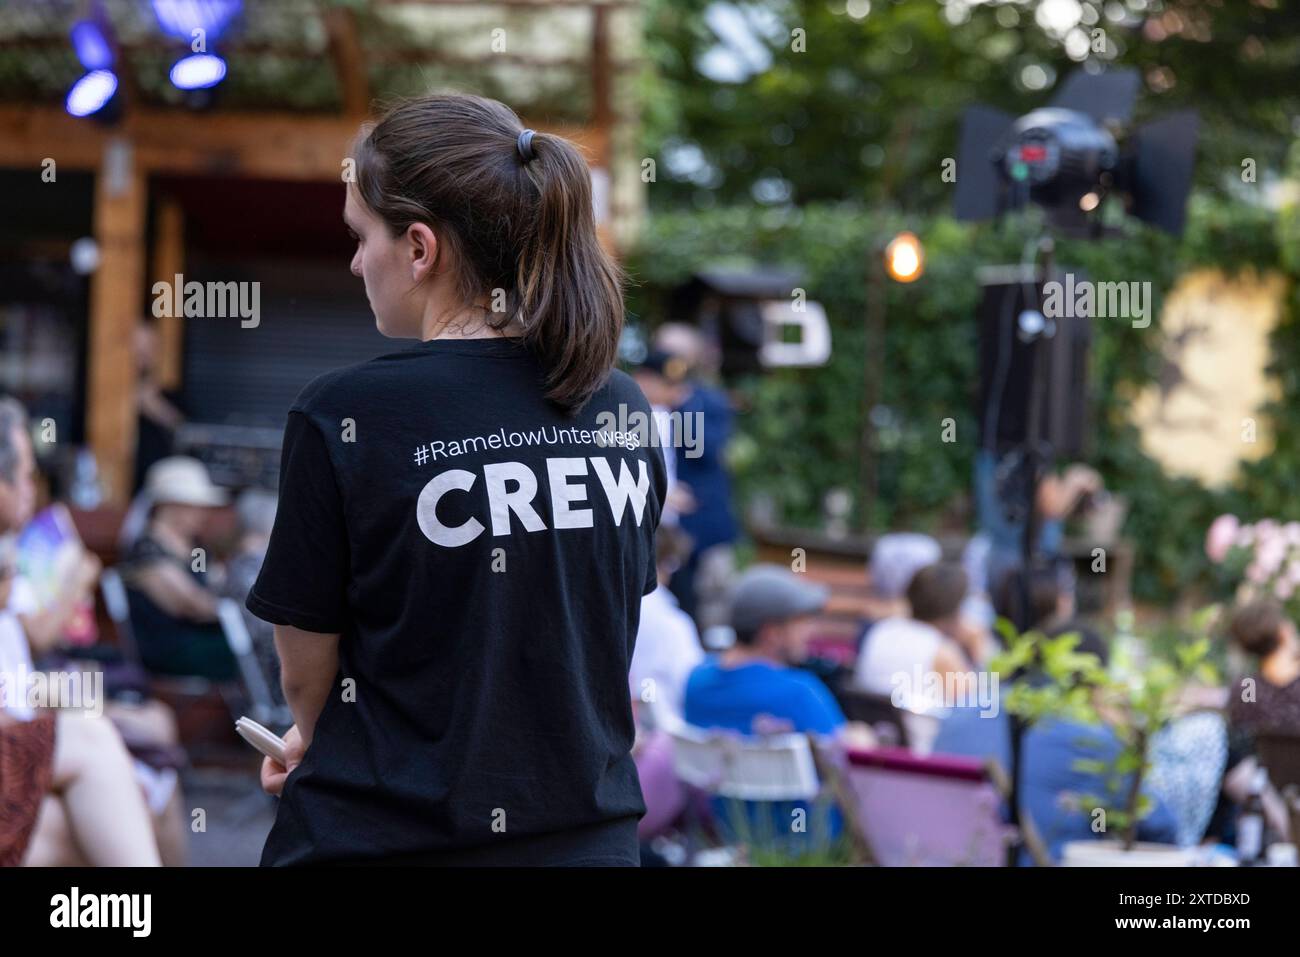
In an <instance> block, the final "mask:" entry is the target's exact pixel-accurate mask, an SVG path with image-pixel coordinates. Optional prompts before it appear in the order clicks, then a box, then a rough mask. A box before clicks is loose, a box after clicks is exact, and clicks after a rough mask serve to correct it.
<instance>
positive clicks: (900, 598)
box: [858, 532, 943, 654]
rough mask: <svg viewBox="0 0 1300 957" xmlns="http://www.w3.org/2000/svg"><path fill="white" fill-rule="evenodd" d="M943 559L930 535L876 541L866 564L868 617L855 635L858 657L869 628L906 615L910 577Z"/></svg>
mask: <svg viewBox="0 0 1300 957" xmlns="http://www.w3.org/2000/svg"><path fill="white" fill-rule="evenodd" d="M942 559H943V549H942V548H940V547H939V543H938V542H936V541H935V540H934V539H933V538H931V537H930V536H929V535H922V534H920V533H918V532H891V533H890V534H888V535H881V536H880V537H879V538H878V539H876V543H875V545H873V546H872V547H871V561H870V563H869V564H868V565H867V583H868V586H869V592H870V594H869V598H868V601H867V618H866V621H864V622H863V623H862V629H861V631H859V632H858V653H859V654H861V652H862V644H863V642H864V641H865V640H866V636H867V632H868V631H870V630H871V626H872V625H874V624H875V623H876V622H878V621H882V620H884V619H886V618H898V617H906V616H907V614H908V612H909V608H908V604H907V586H908V585H910V584H912V576H913V575H915V574H916V573H917V572H919V571H920V570H921V569H922V568H925V567H926V566H927V565H933V564H934V563H935V562H938V561H941V560H942Z"/></svg>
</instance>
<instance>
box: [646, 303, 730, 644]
mask: <svg viewBox="0 0 1300 957" xmlns="http://www.w3.org/2000/svg"><path fill="white" fill-rule="evenodd" d="M654 345H655V349H656V350H658V351H660V352H663V353H664V354H666V355H669V356H673V357H675V358H676V359H678V360H680V361H681V362H682V363H684V365H685V369H686V378H685V381H684V382H683V388H682V392H681V394H680V395H679V397H678V400H677V402H676V404H675V405H674V407H673V411H674V412H677V413H679V416H680V419H681V421H682V422H689V423H691V425H690V428H692V429H693V434H694V436H695V445H694V447H692V448H690V449H684V450H681V454H679V456H678V458H677V463H676V465H677V481H678V484H679V486H680V487H681V488H682V489H683V492H684V493H685V494H686V495H689V499H690V502H691V503H692V505H693V507H692V508H687V509H682V510H681V514H680V521H681V526H682V528H683V529H684V530H685V531H686V533H687V534H688V535H690V537H691V541H692V543H693V545H692V548H691V552H690V554H689V556H688V557H687V559H686V562H685V563H684V564H683V565H682V567H681V568H680V569H678V571H677V573H676V574H675V575H674V576H673V581H672V590H673V593H674V594H675V595H676V596H677V600H678V602H679V603H680V604H681V607H682V610H683V611H685V612H686V613H687V614H688V615H690V616H691V617H693V618H694V619H695V621H696V623H697V624H698V625H699V627H700V630H701V631H704V630H706V629H708V628H711V627H713V626H715V625H723V624H725V623H726V616H727V590H728V588H729V587H730V585H731V582H732V579H733V578H734V576H735V554H734V546H735V542H736V538H737V536H738V535H739V529H738V527H737V525H736V518H735V514H734V512H733V511H732V506H731V480H730V478H729V477H728V475H727V466H726V460H727V459H726V456H727V446H728V444H729V443H730V441H731V431H732V410H731V401H730V400H729V399H728V398H727V394H726V393H725V392H724V391H723V390H722V389H720V388H717V387H715V386H714V385H711V384H710V383H711V382H712V381H713V380H714V379H715V378H716V375H717V366H718V350H717V349H716V348H714V347H713V346H712V345H711V344H710V342H709V341H708V340H707V339H706V338H705V336H704V335H703V334H702V333H701V332H700V331H699V330H698V329H697V328H695V327H694V326H688V325H686V324H685V323H680V322H668V323H664V324H663V325H662V326H660V327H659V328H658V329H657V330H655V338H654Z"/></svg>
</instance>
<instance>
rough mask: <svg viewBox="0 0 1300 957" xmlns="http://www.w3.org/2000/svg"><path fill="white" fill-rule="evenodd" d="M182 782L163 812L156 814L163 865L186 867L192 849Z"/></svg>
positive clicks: (154, 823)
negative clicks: (186, 825)
mask: <svg viewBox="0 0 1300 957" xmlns="http://www.w3.org/2000/svg"><path fill="white" fill-rule="evenodd" d="M184 803H185V802H184V801H183V800H182V799H181V787H180V784H177V785H176V790H175V791H173V792H172V799H171V800H170V801H168V802H167V806H166V807H165V808H163V810H162V813H161V814H156V815H154V819H153V829H154V834H155V835H156V836H157V838H158V852H159V854H160V855H161V857H162V863H163V867H184V866H185V861H186V858H187V857H188V855H189V851H190V841H189V832H188V831H187V830H186V828H185V808H184V806H183V805H184Z"/></svg>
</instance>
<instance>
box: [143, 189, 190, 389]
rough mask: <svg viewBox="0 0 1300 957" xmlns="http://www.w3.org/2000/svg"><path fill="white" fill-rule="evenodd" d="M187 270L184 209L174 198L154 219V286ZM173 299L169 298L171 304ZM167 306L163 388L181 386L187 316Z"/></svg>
mask: <svg viewBox="0 0 1300 957" xmlns="http://www.w3.org/2000/svg"><path fill="white" fill-rule="evenodd" d="M184 272H185V211H184V210H183V209H181V204H180V203H178V202H177V201H176V200H175V199H173V198H171V197H170V196H169V197H166V198H164V199H163V200H162V201H161V202H159V204H158V215H157V216H156V217H155V221H154V245H153V266H152V281H151V282H149V283H147V285H148V286H149V287H150V288H152V287H153V283H155V282H167V283H171V282H174V281H175V278H174V277H176V276H177V275H181V274H183V273H184ZM170 302H171V300H170V299H168V303H169V306H170ZM171 312H172V311H171V309H170V308H168V310H167V313H166V315H164V316H161V317H159V319H158V320H157V321H158V382H159V384H160V385H161V386H162V387H163V388H164V389H178V388H180V384H181V370H182V362H183V359H184V349H185V318H184V317H183V316H173V315H172V314H171Z"/></svg>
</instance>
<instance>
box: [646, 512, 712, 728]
mask: <svg viewBox="0 0 1300 957" xmlns="http://www.w3.org/2000/svg"><path fill="white" fill-rule="evenodd" d="M688 554H690V545H689V542H688V540H687V538H686V535H685V533H684V532H682V531H681V530H680V529H677V528H674V527H673V526H671V525H667V526H663V527H661V528H660V529H659V531H658V533H657V534H656V536H655V566H656V568H657V570H658V574H659V587H658V588H656V589H655V590H654V591H652V592H651V593H650V594H648V595H646V596H645V597H644V598H642V599H641V623H640V625H639V627H638V628H637V633H636V647H635V648H634V649H633V652H632V667H631V670H630V671H629V673H628V679H629V681H630V682H631V685H632V697H633V699H634V700H636V701H638V702H640V703H641V704H642V708H641V709H640V713H641V715H642V717H643V720H648V721H650V722H652V721H653V717H651V714H652V711H653V709H654V708H663V709H665V710H667V711H669V712H671V713H672V714H674V715H676V716H677V717H678V718H680V717H681V716H682V699H683V697H684V696H685V694H686V679H687V678H689V677H690V674H691V671H692V670H693V669H694V668H695V666H696V665H698V664H699V663H700V662H701V661H703V660H704V649H703V647H702V646H701V645H700V636H699V632H697V631H696V630H695V622H693V621H691V617H690V616H689V615H688V614H686V612H684V611H682V610H681V608H679V607H678V606H677V599H676V598H674V597H673V593H672V592H671V591H669V590H668V580H669V579H670V578H672V576H673V573H674V572H675V571H676V570H677V569H678V568H680V567H681V564H682V562H683V561H685V560H686V557H687V555H688ZM652 706H653V708H652Z"/></svg>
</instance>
